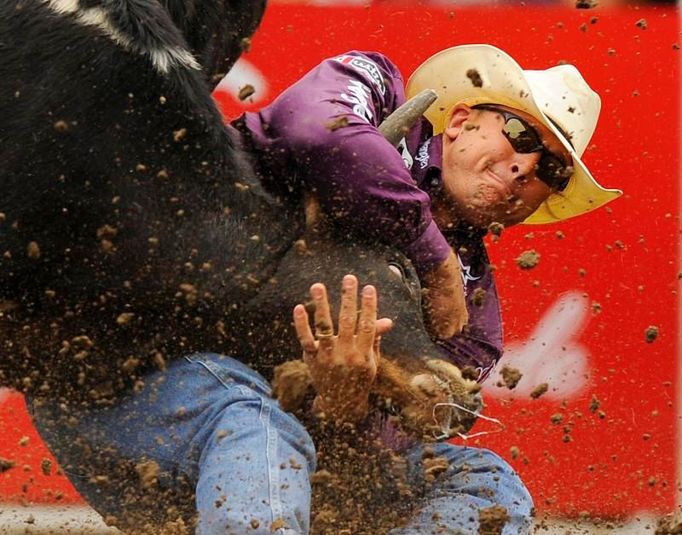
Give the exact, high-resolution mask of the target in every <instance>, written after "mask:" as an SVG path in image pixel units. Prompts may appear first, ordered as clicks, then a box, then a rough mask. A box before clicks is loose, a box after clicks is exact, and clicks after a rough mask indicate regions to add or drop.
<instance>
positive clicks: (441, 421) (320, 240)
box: [234, 231, 480, 438]
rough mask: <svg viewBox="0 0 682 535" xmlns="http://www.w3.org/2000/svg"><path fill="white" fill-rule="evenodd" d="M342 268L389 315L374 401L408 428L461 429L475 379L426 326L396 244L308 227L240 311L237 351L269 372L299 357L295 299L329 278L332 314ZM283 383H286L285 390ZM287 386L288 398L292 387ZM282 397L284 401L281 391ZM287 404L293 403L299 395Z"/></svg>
mask: <svg viewBox="0 0 682 535" xmlns="http://www.w3.org/2000/svg"><path fill="white" fill-rule="evenodd" d="M337 236H338V234H337ZM346 273H352V274H354V275H355V276H356V277H357V278H358V281H359V283H360V285H366V284H373V285H374V286H376V288H377V291H378V295H379V316H381V317H390V318H391V319H392V320H393V325H394V326H393V329H392V330H391V331H390V332H389V333H388V334H386V335H384V336H383V337H382V342H381V353H382V362H381V364H380V368H379V374H378V378H377V381H376V383H375V384H374V386H373V388H372V391H373V394H375V395H376V396H375V398H376V401H377V405H378V406H381V407H385V408H387V409H389V410H393V411H398V412H399V413H400V415H401V416H402V418H401V421H402V423H403V424H404V425H405V426H406V428H407V429H408V430H409V431H410V432H411V433H412V434H418V435H420V436H424V437H430V438H433V437H434V436H438V435H442V434H452V433H457V432H464V431H466V430H467V429H468V427H470V425H471V424H472V423H473V417H471V415H470V413H467V411H466V410H463V411H462V410H456V406H460V407H462V406H463V407H465V408H466V409H469V410H472V411H475V410H476V409H478V408H480V398H479V397H478V396H477V391H478V385H477V384H476V383H475V382H474V381H469V380H467V379H463V378H462V375H461V373H460V371H459V369H458V368H456V367H455V366H453V365H451V364H450V363H449V362H447V361H446V360H444V357H443V355H442V354H441V353H440V350H439V349H438V347H437V346H436V345H435V344H434V343H433V342H432V340H431V338H430V337H429V334H428V333H427V330H426V328H425V326H424V320H423V316H422V309H421V287H420V284H419V280H418V278H417V276H416V273H415V271H414V269H413V267H412V265H411V264H410V262H409V261H408V260H407V259H406V258H405V257H404V256H403V255H401V254H400V253H398V252H397V251H395V250H393V249H389V248H383V247H377V246H376V245H372V246H369V245H366V244H362V243H358V242H346V241H339V240H338V239H336V240H334V239H332V238H331V234H329V233H325V232H315V231H309V232H308V234H307V235H306V236H305V237H304V238H303V239H301V240H299V241H298V242H297V243H296V244H295V246H294V247H293V248H292V249H291V250H290V251H289V252H288V253H287V254H286V256H285V257H284V258H283V259H282V260H281V262H280V264H279V268H278V270H277V272H276V274H275V276H274V277H273V278H272V279H271V280H270V281H269V282H268V283H267V284H265V285H264V287H263V289H262V291H261V292H260V293H259V295H258V297H257V298H256V299H254V300H253V301H252V302H251V303H249V305H248V307H247V309H246V310H245V311H243V312H244V313H243V314H242V321H241V325H240V329H239V333H234V334H236V335H237V334H238V335H237V336H235V338H236V339H241V340H245V341H246V344H245V345H244V346H243V347H242V348H241V349H240V351H241V353H242V356H243V355H249V356H250V358H249V363H250V364H251V365H252V366H254V367H256V368H258V369H259V370H260V371H261V372H263V373H264V374H265V375H266V376H268V378H272V376H273V372H274V369H275V367H276V366H278V365H280V364H282V363H283V362H285V361H290V360H292V359H297V358H299V357H300V354H301V349H300V347H299V345H298V342H297V340H296V337H295V333H294V329H293V327H292V320H291V312H292V309H293V307H294V306H295V305H296V304H297V303H301V302H303V303H307V306H308V307H309V312H312V309H311V308H312V306H313V305H312V303H311V302H310V301H309V294H308V289H309V288H310V286H311V284H313V283H315V282H322V283H324V284H325V285H326V286H327V290H328V294H329V297H330V300H331V302H332V314H336V313H338V312H337V311H338V306H339V302H340V283H341V279H342V277H343V275H345V274H346ZM298 370H300V368H298ZM287 373H288V371H282V370H280V376H279V377H278V379H279V381H278V382H279V388H280V389H281V388H282V387H283V385H288V383H287V382H286V381H288V379H285V382H284V383H282V377H284V376H285V375H287ZM296 376H297V377H296ZM294 377H296V378H295V379H294V380H297V381H300V379H301V377H300V373H294V374H293V375H292V376H291V377H289V379H292V378H294ZM288 388H289V386H284V390H287V389H288ZM279 393H280V394H281V393H282V391H281V390H280V392H279ZM287 394H288V395H287V399H290V392H287ZM279 397H280V401H281V402H282V400H283V399H284V396H279ZM285 404H286V405H289V406H287V407H285V408H291V405H295V404H296V400H293V401H292V402H288V403H285ZM453 409H455V410H453Z"/></svg>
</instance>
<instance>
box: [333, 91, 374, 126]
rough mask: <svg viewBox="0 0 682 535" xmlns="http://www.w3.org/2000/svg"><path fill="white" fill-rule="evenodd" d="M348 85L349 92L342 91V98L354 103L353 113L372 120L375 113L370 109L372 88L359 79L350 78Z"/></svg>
mask: <svg viewBox="0 0 682 535" xmlns="http://www.w3.org/2000/svg"><path fill="white" fill-rule="evenodd" d="M349 82H350V83H349V84H348V87H347V88H346V91H348V93H349V94H346V93H341V98H342V99H343V100H345V101H346V102H350V103H351V104H353V113H354V114H355V115H357V116H358V117H360V118H361V119H363V120H365V121H367V122H368V123H371V122H372V119H373V118H374V114H373V113H372V110H371V109H370V105H369V98H370V90H369V88H368V87H367V86H366V85H364V84H363V83H361V82H358V81H357V80H349Z"/></svg>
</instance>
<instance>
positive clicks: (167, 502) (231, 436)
mask: <svg viewBox="0 0 682 535" xmlns="http://www.w3.org/2000/svg"><path fill="white" fill-rule="evenodd" d="M270 395H271V391H270V386H269V385H268V383H267V382H266V381H265V379H264V378H263V377H262V376H260V375H259V374H257V373H256V372H254V371H253V370H251V369H250V368H248V367H247V366H245V365H243V364H241V363H240V362H238V361H236V360H234V359H231V358H229V357H224V356H220V355H216V354H201V355H193V356H191V357H186V358H185V359H179V360H177V361H174V362H172V363H171V364H170V366H169V367H168V369H167V370H165V371H164V372H156V373H153V374H151V375H149V376H148V377H147V378H146V381H145V385H144V387H143V388H141V389H139V390H138V391H137V392H131V393H130V395H129V396H128V397H127V398H125V399H123V400H122V401H121V402H119V403H118V404H116V405H115V406H111V407H109V406H107V407H98V408H92V407H88V408H84V407H65V406H63V405H59V404H49V403H45V402H42V403H37V402H32V400H28V402H29V408H30V409H31V413H32V415H33V419H34V423H35V425H36V427H37V429H38V431H39V432H40V434H41V436H42V437H43V439H44V440H45V442H46V444H47V445H48V447H49V448H50V450H51V451H52V452H53V454H54V455H55V457H56V458H57V460H58V461H59V463H60V465H61V466H62V469H63V470H64V472H65V473H66V475H67V476H68V478H69V480H70V481H71V482H72V483H73V485H74V486H75V487H76V489H77V490H78V491H79V492H80V493H81V495H82V496H83V498H84V499H85V500H86V501H87V502H88V503H89V504H90V505H91V506H92V507H94V508H95V509H96V510H97V512H99V513H100V514H101V515H102V516H103V517H104V518H105V520H106V519H108V518H109V519H111V520H112V522H113V523H114V524H116V525H117V526H119V527H121V528H122V529H132V530H135V529H140V528H141V527H143V526H144V525H145V524H149V525H158V524H163V523H165V522H173V521H175V522H177V521H178V520H177V519H178V518H180V519H182V521H184V522H185V523H186V524H187V523H189V522H196V524H195V525H196V533H197V534H200V535H213V534H216V535H218V534H220V535H228V534H234V535H247V534H248V535H259V534H263V535H265V534H272V533H275V534H276V535H293V534H296V535H307V534H308V532H309V527H310V501H311V492H310V476H311V475H312V474H313V473H314V472H315V448H314V446H313V442H312V440H311V438H310V436H309V435H308V433H307V431H306V430H305V428H304V427H303V426H302V425H301V423H300V422H299V421H298V420H297V419H296V418H294V417H293V416H291V415H290V414H287V413H285V412H284V411H282V410H281V409H280V408H279V406H278V405H277V402H276V401H274V400H273V399H272V398H271V397H270ZM433 447H434V450H435V453H436V454H437V455H440V456H443V457H445V458H446V459H448V461H449V462H450V467H449V469H448V470H447V471H446V472H445V473H443V474H441V475H440V476H439V478H438V480H437V484H436V485H434V486H433V488H431V490H430V491H429V495H428V497H427V498H428V499H427V501H426V503H425V505H424V507H422V508H421V510H420V511H419V512H418V513H417V514H416V516H415V517H414V518H412V519H411V520H410V521H409V522H408V523H407V525H406V526H405V527H402V528H396V529H394V530H392V531H391V534H392V535H413V534H414V535H416V534H428V533H456V534H459V533H461V534H472V535H473V534H477V533H478V532H479V529H478V527H479V522H478V512H479V510H481V509H483V508H487V507H491V506H492V505H501V506H503V507H505V508H506V509H507V512H508V514H509V517H510V519H509V521H508V523H507V525H506V527H505V530H504V531H503V533H504V535H512V534H515V535H516V534H520V533H526V532H528V531H529V529H530V523H531V520H530V516H531V510H532V501H531V498H530V495H529V494H528V492H527V490H526V489H525V487H524V486H523V484H522V482H521V480H520V479H519V477H518V476H517V475H516V474H515V473H514V472H513V470H512V469H511V467H509V465H508V464H507V463H505V462H504V461H503V460H502V459H501V458H500V457H498V456H497V455H495V454H494V453H492V452H490V451H488V450H484V449H477V448H467V447H461V446H455V445H452V444H448V443H439V444H436V445H434V446H433ZM406 457H407V459H408V462H409V465H410V467H411V473H412V475H411V477H412V478H414V481H415V483H417V482H418V481H419V480H420V478H421V476H422V472H421V470H420V462H419V461H420V460H421V457H422V455H421V447H420V446H417V447H414V448H412V449H411V451H408V452H406ZM435 513H437V517H439V520H437V521H434V518H435V517H434V514H435ZM443 526H447V530H446V531H443Z"/></svg>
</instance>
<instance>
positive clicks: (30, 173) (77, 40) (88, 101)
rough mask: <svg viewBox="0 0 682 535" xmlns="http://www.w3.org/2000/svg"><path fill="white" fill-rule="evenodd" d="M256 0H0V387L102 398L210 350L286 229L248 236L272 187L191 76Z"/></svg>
mask: <svg viewBox="0 0 682 535" xmlns="http://www.w3.org/2000/svg"><path fill="white" fill-rule="evenodd" d="M264 3H265V2H264V0H260V1H259V0H255V1H252V0H249V1H248V2H247V1H235V0H204V1H202V2H200V3H198V4H195V3H194V2H192V1H190V0H167V1H166V2H165V6H164V5H163V4H162V3H159V2H156V1H154V0H114V1H111V2H101V3H97V2H79V1H78V0H74V1H67V0H45V1H42V0H0V50H1V52H2V53H1V54H0V72H2V77H0V117H2V121H0V161H1V162H2V166H0V188H1V190H2V200H1V201H0V247H1V249H0V271H1V273H2V275H1V276H0V314H1V318H0V329H2V346H0V385H2V386H12V387H14V388H17V389H19V390H21V391H23V392H31V393H32V394H33V395H49V396H60V397H62V398H64V399H67V398H73V397H79V396H82V397H84V398H86V399H89V400H94V401H98V402H104V401H107V400H112V399H114V398H115V397H116V393H117V392H120V391H123V390H125V389H126V388H129V387H130V385H132V384H134V383H135V382H136V381H138V380H140V378H141V377H142V376H143V375H144V373H145V372H146V371H147V370H149V369H150V367H158V366H161V367H163V365H164V362H165V361H166V360H167V359H168V358H173V357H176V356H178V355H180V354H184V353H187V352H188V351H193V350H203V349H206V348H211V349H214V350H221V349H222V348H223V345H224V337H223V336H222V334H221V333H223V332H224V329H222V327H221V325H222V324H221V323H219V322H220V321H225V320H226V318H227V316H228V315H229V312H230V311H234V306H235V305H236V304H238V303H239V302H242V301H244V300H245V299H247V298H248V297H251V296H252V295H254V293H255V290H256V289H257V281H258V280H261V279H265V278H266V277H267V276H268V274H269V273H270V271H271V270H272V265H273V264H272V261H273V259H276V258H277V257H278V256H279V255H281V254H283V252H284V250H286V248H288V246H289V244H290V241H291V239H293V235H294V234H295V233H296V232H297V231H296V228H297V224H296V222H295V221H287V220H286V217H283V218H281V219H278V220H277V221H273V222H272V223H273V225H274V226H273V227H272V229H271V233H270V234H269V235H268V236H262V239H260V240H258V241H256V240H252V239H250V238H251V237H253V236H256V235H258V234H259V232H258V227H259V222H258V219H257V218H256V217H255V216H256V214H261V213H263V212H267V211H272V210H273V209H274V205H273V201H272V200H271V199H270V198H269V197H268V196H267V195H265V194H264V193H263V192H262V191H260V189H259V187H258V184H257V183H256V182H255V181H254V180H253V179H252V177H251V174H250V171H249V169H248V166H246V165H245V164H244V163H243V162H242V161H241V157H240V155H239V153H238V151H237V150H236V149H235V146H234V142H233V139H232V135H231V134H230V132H229V131H228V129H227V128H225V126H224V124H223V120H222V117H221V115H220V113H219V112H218V110H217V108H216V106H215V104H214V102H213V101H212V99H211V96H210V86H209V84H208V80H209V77H210V76H212V75H214V74H218V73H220V72H223V71H224V69H228V68H229V67H230V66H231V65H232V64H233V63H234V61H235V60H236V59H237V57H238V56H239V54H240V52H241V50H242V48H243V47H244V46H245V43H246V41H245V40H246V39H248V37H249V36H250V35H251V33H252V32H253V31H254V30H255V28H256V26H257V25H258V22H259V20H260V18H261V15H262V13H263V9H264ZM197 59H199V60H201V61H202V62H204V63H203V68H202V65H201V64H200V63H199V61H197ZM290 236H291V238H290ZM268 238H269V239H268ZM247 258H248V259H249V261H248V262H247V261H246V260H245V259H247Z"/></svg>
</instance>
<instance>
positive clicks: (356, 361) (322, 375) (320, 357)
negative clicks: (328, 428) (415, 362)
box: [294, 275, 392, 422]
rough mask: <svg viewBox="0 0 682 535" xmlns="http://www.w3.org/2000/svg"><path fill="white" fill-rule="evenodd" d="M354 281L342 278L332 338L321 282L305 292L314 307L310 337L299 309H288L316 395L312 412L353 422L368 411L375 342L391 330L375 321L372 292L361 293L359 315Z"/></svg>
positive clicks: (302, 310) (376, 358) (384, 320)
mask: <svg viewBox="0 0 682 535" xmlns="http://www.w3.org/2000/svg"><path fill="white" fill-rule="evenodd" d="M357 291H358V281H357V279H356V278H355V277H354V276H352V275H346V276H345V277H344V278H343V285H342V296H341V309H340V312H339V329H338V335H334V324H333V322H332V319H331V312H330V308H329V300H328V298H327V290H326V288H325V286H324V285H323V284H320V283H317V284H313V285H312V286H311V288H310V293H311V295H312V298H313V301H314V304H315V318H314V320H315V333H314V334H313V332H312V331H311V328H310V324H309V319H308V314H307V312H306V310H305V307H304V306H303V305H297V306H296V307H295V308H294V326H295V328H296V334H297V336H298V339H299V341H300V343H301V347H302V348H303V360H304V362H305V363H306V364H307V366H308V368H309V370H310V376H311V380H312V383H313V386H314V388H315V392H316V397H315V401H314V409H315V410H316V412H318V413H321V414H324V416H325V417H327V418H331V419H334V420H340V421H349V422H357V421H359V420H361V419H362V418H363V417H364V416H365V415H366V414H367V411H368V408H369V407H368V405H369V393H370V389H371V388H372V385H373V383H374V381H375V378H376V375H377V369H378V367H379V361H380V354H379V340H380V337H381V335H382V334H384V333H386V332H388V330H389V329H390V328H391V326H392V322H391V320H390V319H387V318H382V319H380V320H377V318H376V316H377V294H376V289H375V288H374V287H373V286H365V287H364V288H363V290H362V296H361V307H360V315H359V317H358V306H357Z"/></svg>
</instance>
